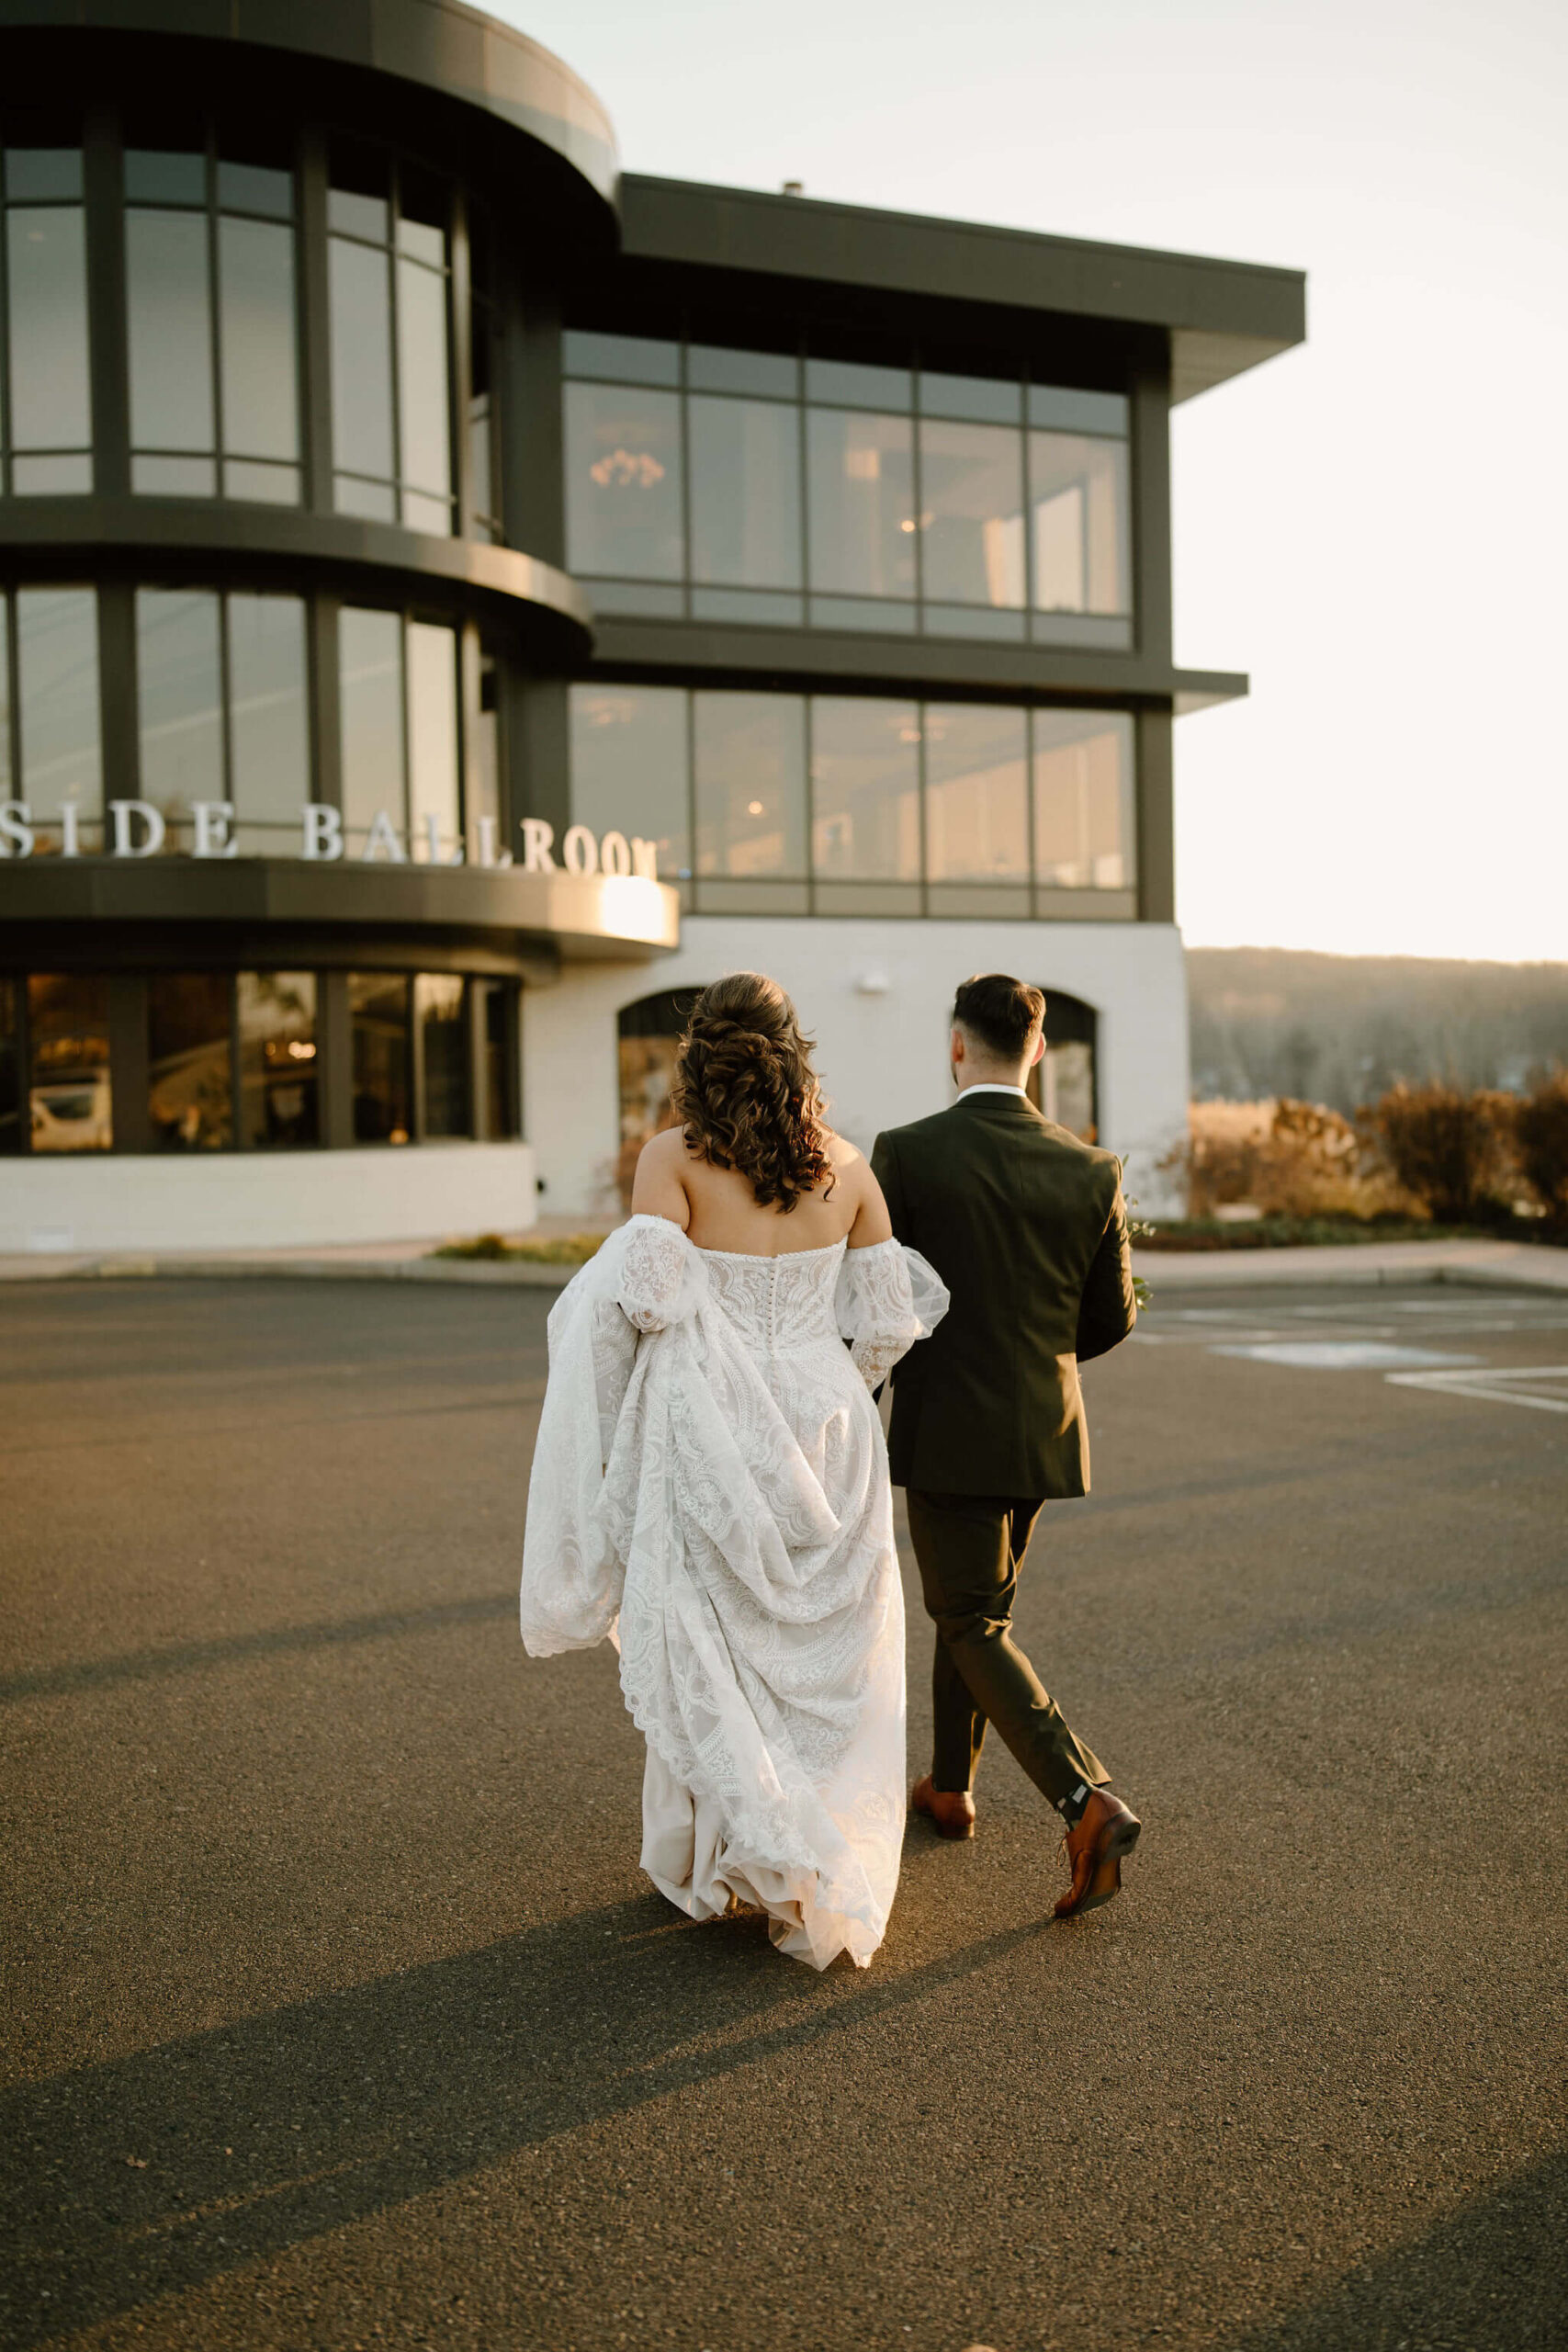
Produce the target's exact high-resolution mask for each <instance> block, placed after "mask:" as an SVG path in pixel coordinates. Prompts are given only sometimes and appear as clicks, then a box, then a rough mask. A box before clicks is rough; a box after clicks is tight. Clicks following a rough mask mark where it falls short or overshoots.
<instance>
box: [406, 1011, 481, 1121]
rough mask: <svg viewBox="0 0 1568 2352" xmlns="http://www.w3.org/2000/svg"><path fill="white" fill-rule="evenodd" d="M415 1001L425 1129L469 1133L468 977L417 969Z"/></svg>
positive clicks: (472, 1115) (471, 1114) (470, 1112)
mask: <svg viewBox="0 0 1568 2352" xmlns="http://www.w3.org/2000/svg"><path fill="white" fill-rule="evenodd" d="M413 1003H414V1019H415V1021H416V1023H418V1026H419V1045H420V1055H421V1058H422V1063H423V1072H424V1128H423V1132H424V1134H425V1135H426V1136H430V1137H445V1136H471V1135H472V1134H473V1132H474V1114H473V1106H472V1103H470V1101H469V1097H468V983H467V981H466V980H464V979H463V978H461V977H460V976H459V975H458V974H457V973H456V972H421V973H420V974H419V975H418V977H417V978H416V979H415V981H414V984H413Z"/></svg>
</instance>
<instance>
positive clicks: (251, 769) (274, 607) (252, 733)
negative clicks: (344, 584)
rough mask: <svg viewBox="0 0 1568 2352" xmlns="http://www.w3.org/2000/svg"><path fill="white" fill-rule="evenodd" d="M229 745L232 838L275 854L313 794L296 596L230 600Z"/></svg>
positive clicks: (294, 838) (289, 840)
mask: <svg viewBox="0 0 1568 2352" xmlns="http://www.w3.org/2000/svg"><path fill="white" fill-rule="evenodd" d="M229 747H230V759H231V782H232V786H233V789H232V794H231V797H232V799H233V802H234V812H235V813H234V827H235V839H236V840H237V841H238V842H239V845H240V848H241V850H242V852H250V853H253V854H263V855H265V854H267V853H268V852H269V851H270V852H271V853H272V854H275V855H276V854H281V852H282V850H283V849H284V848H285V847H288V846H292V845H293V844H294V843H297V842H298V841H299V811H300V809H301V808H302V807H303V806H304V804H305V802H306V801H307V800H309V799H310V706H309V698H308V694H307V688H306V675H305V605H304V601H303V599H302V598H301V597H299V596H253V595H249V594H234V595H231V597H230V599H229ZM275 827H276V828H278V829H280V830H279V831H273V830H272V829H273V828H275Z"/></svg>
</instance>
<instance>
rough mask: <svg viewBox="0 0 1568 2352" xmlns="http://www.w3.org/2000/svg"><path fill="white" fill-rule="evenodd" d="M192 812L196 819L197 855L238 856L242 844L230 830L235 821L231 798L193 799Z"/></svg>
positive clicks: (194, 852)
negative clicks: (234, 837) (233, 836)
mask: <svg viewBox="0 0 1568 2352" xmlns="http://www.w3.org/2000/svg"><path fill="white" fill-rule="evenodd" d="M191 814H192V816H193V817H194V818H195V819H196V848H195V850H194V851H193V852H192V854H193V856H196V857H237V856H238V855H239V851H240V844H239V842H237V841H235V840H234V839H233V838H232V836H231V833H230V831H229V828H230V826H231V824H232V823H233V821H234V804H233V802H232V801H231V800H193V801H192V802H191Z"/></svg>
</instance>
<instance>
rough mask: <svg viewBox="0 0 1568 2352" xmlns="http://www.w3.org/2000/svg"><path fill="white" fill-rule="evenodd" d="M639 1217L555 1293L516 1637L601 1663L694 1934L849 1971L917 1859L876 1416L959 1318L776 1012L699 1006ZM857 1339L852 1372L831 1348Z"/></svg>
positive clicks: (739, 993)
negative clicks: (729, 1935)
mask: <svg viewBox="0 0 1568 2352" xmlns="http://www.w3.org/2000/svg"><path fill="white" fill-rule="evenodd" d="M671 1103H672V1105H673V1108H674V1111H675V1114H676V1117H677V1119H678V1120H679V1121H680V1125H678V1126H675V1127H672V1128H671V1129H669V1130H668V1131H667V1132H666V1133H664V1134H662V1135H658V1136H654V1137H653V1139H652V1140H651V1142H649V1144H648V1145H647V1146H646V1147H645V1148H644V1150H643V1153H642V1156H641V1159H639V1160H638V1162H637V1181H636V1186H635V1189H634V1191H633V1193H632V1216H631V1219H630V1222H629V1223H628V1224H626V1225H625V1226H623V1227H621V1228H620V1229H619V1231H618V1232H615V1233H614V1234H612V1235H611V1237H610V1238H609V1239H608V1240H607V1241H606V1242H605V1244H604V1248H603V1249H602V1250H600V1251H599V1253H598V1255H597V1256H596V1257H595V1258H593V1259H592V1260H591V1261H590V1262H589V1263H588V1264H587V1265H586V1266H584V1267H583V1269H582V1270H581V1272H580V1273H579V1274H577V1275H576V1276H574V1278H573V1280H572V1281H571V1282H570V1283H569V1284H568V1286H567V1288H566V1289H565V1290H564V1291H563V1292H562V1294H561V1295H560V1298H559V1300H558V1302H557V1305H556V1306H555V1309H554V1311H553V1312H552V1314H551V1316H550V1321H549V1353H550V1369H549V1382H548V1386H547V1393H546V1397H545V1405H544V1412H543V1415H542V1418H541V1420H540V1425H539V1439H538V1445H537V1448H536V1453H535V1456H534V1469H533V1476H532V1478H531V1480H530V1484H529V1489H528V1521H527V1529H526V1533H525V1541H524V1549H523V1600H522V1619H523V1638H524V1641H525V1644H526V1645H527V1647H528V1649H529V1651H530V1652H531V1653H532V1654H533V1656H535V1657H548V1656H550V1655H552V1654H553V1653H555V1652H557V1651H559V1650H570V1649H585V1648H587V1647H589V1646H590V1645H592V1644H593V1643H595V1642H600V1641H604V1640H609V1641H612V1642H615V1643H616V1645H617V1646H618V1648H619V1650H620V1654H621V1688H622V1690H623V1691H624V1692H625V1694H626V1705H627V1706H628V1708H629V1709H630V1710H631V1713H632V1716H633V1719H634V1720H635V1722H636V1723H637V1726H638V1728H639V1729H640V1730H641V1732H642V1735H643V1737H644V1738H645V1740H646V1741H647V1744H648V1760H647V1766H646V1770H645V1772H644V1776H643V1792H642V1820H643V1842H642V1866H643V1869H644V1870H645V1871H647V1872H648V1875H649V1878H651V1879H652V1881H653V1883H654V1884H655V1886H657V1887H658V1888H659V1889H660V1893H661V1894H666V1895H668V1897H669V1898H670V1900H671V1903H674V1904H677V1905H679V1906H680V1908H681V1909H682V1911H686V1912H689V1913H690V1914H691V1916H692V1917H693V1918H694V1919H708V1918H712V1917H716V1915H718V1914H720V1913H723V1912H725V1911H731V1910H736V1909H740V1908H757V1909H761V1910H762V1911H765V1912H766V1914H767V1917H768V1927H769V1933H770V1935H771V1936H772V1938H773V1942H774V1943H775V1944H776V1945H777V1946H778V1948H779V1950H780V1951H785V1952H789V1953H791V1954H793V1956H794V1957H795V1959H797V1960H804V1961H808V1962H810V1963H811V1965H812V1966H813V1967H814V1968H826V1967H827V1966H828V1964H829V1962H830V1961H831V1960H833V1959H834V1958H835V1957H836V1956H837V1954H838V1953H840V1951H847V1952H848V1953H849V1954H850V1956H851V1958H852V1960H853V1961H854V1962H856V1964H857V1965H858V1966H860V1967H862V1968H863V1967H865V1966H866V1965H867V1963H868V1962H869V1961H870V1959H871V1957H872V1954H873V1953H874V1951H875V1950H876V1948H877V1946H878V1944H879V1943H880V1942H881V1941H882V1938H883V1935H884V1933H885V1932H886V1926H887V1914H888V1911H889V1908H890V1907H891V1905H892V1901H893V1894H894V1890H895V1888H896V1887H897V1882H898V1862H899V1855H900V1850H901V1848H902V1843H903V1834H904V1803H905V1800H904V1601H903V1592H902V1588H901V1586H900V1584H899V1579H898V1563H897V1554H896V1553H895V1550H894V1544H893V1509H892V1491H891V1488H890V1487H889V1485H888V1480H887V1456H886V1450H885V1447H884V1444H883V1438H882V1427H881V1423H880V1421H879V1419H878V1418H877V1413H876V1408H875V1406H874V1403H873V1401H872V1391H873V1390H874V1388H876V1387H877V1386H878V1385H880V1383H881V1382H882V1381H883V1380H884V1379H885V1378H886V1374H887V1372H888V1370H889V1368H890V1367H891V1366H892V1365H893V1364H894V1363H897V1360H898V1358H899V1357H900V1356H902V1355H903V1354H904V1353H905V1352H906V1351H907V1350H908V1348H910V1347H911V1346H912V1345H913V1344H914V1342H915V1341H916V1340H921V1339H925V1338H927V1337H929V1335H930V1333H931V1331H932V1329H934V1328H935V1326H936V1324H937V1323H938V1322H939V1321H940V1320H941V1318H942V1316H943V1315H944V1314H945V1312H946V1310H947V1303H948V1302H947V1293H946V1291H945V1290H944V1289H943V1287H942V1283H941V1282H940V1281H939V1280H938V1278H937V1276H936V1275H935V1273H934V1272H932V1270H931V1267H930V1266H929V1265H928V1264H927V1263H926V1261H925V1260H924V1259H923V1258H921V1257H919V1256H918V1255H917V1254H916V1253H915V1252H914V1251H912V1250H905V1249H904V1248H903V1247H902V1246H901V1245H900V1244H899V1243H898V1242H897V1241H895V1240H894V1239H893V1238H892V1227H891V1226H890V1224H889V1222H888V1216H887V1210H886V1205H885V1204H884V1202H883V1198H882V1193H881V1189H880V1187H879V1186H878V1184H877V1182H876V1179H875V1177H874V1175H873V1174H872V1172H871V1170H870V1168H869V1167H868V1166H867V1164H866V1162H865V1160H864V1159H863V1158H862V1156H861V1154H860V1153H859V1152H858V1151H856V1149H855V1148H854V1147H853V1146H852V1144H848V1143H846V1142H844V1140H843V1139H842V1137H840V1136H836V1135H835V1134H834V1133H833V1131H832V1129H831V1128H830V1127H829V1125H827V1123H826V1120H825V1117H824V1105H823V1102H822V1097H821V1093H820V1091H819V1089H818V1081H817V1078H816V1074H815V1072H814V1071H813V1069H812V1067H811V1046H810V1042H809V1040H807V1038H805V1037H803V1036H802V1035H801V1033H800V1028H799V1024H798V1023H797V1021H796V1019H795V1008H794V1006H793V1005H792V1004H791V1002H790V1001H789V999H788V997H787V996H785V995H784V991H783V989H780V988H778V987H776V986H775V985H774V983H773V981H772V980H769V979H765V978H762V977H761V975H760V974H758V973H755V972H735V973H731V974H730V975H729V976H728V978H725V979H722V980H718V981H716V982H715V984H714V985H713V987H711V988H709V989H705V990H704V992H703V994H702V995H701V996H700V997H699V998H698V1000H697V1002H696V1006H695V1009H694V1012H693V1014H692V1018H691V1023H690V1025H689V1027H688V1028H687V1031H686V1034H685V1035H684V1037H683V1038H682V1041H681V1048H680V1055H679V1059H678V1061H677V1065H676V1074H675V1082H674V1086H673V1089H672V1091H671ZM845 1340H848V1341H849V1343H850V1344H849V1347H848V1349H847V1350H846V1348H845V1346H844V1341H845Z"/></svg>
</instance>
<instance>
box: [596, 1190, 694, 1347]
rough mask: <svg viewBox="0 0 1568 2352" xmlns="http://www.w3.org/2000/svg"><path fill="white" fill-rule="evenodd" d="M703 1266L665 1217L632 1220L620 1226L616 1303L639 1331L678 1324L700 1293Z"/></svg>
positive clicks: (689, 1245) (635, 1217)
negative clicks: (623, 1236) (623, 1235)
mask: <svg viewBox="0 0 1568 2352" xmlns="http://www.w3.org/2000/svg"><path fill="white" fill-rule="evenodd" d="M702 1286H703V1264H702V1260H701V1259H700V1258H699V1257H698V1255H697V1253H696V1251H695V1250H694V1249H693V1247H692V1245H691V1243H690V1242H689V1241H688V1240H687V1238H686V1237H685V1235H684V1234H683V1233H682V1230H681V1228H680V1227H679V1226H678V1225H673V1224H671V1220H670V1219H669V1218H668V1217H667V1216H634V1217H633V1218H632V1219H631V1221H630V1223H629V1224H628V1225H627V1227H626V1254H625V1256H624V1257H623V1259H622V1261H621V1281H620V1288H619V1289H618V1291H617V1292H616V1294H615V1295H616V1300H617V1303H618V1305H619V1306H620V1309H621V1312H622V1314H623V1315H624V1316H625V1317H626V1320H627V1322H628V1323H630V1324H632V1325H633V1326H634V1327H635V1328H636V1329H637V1330H639V1331H663V1330H667V1329H669V1327H670V1325H671V1323H683V1322H684V1321H685V1320H686V1318H687V1317H688V1316H690V1315H691V1314H692V1313H693V1312H694V1309H695V1307H696V1305H697V1301H698V1299H699V1297H700V1296H701V1294H702Z"/></svg>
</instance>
